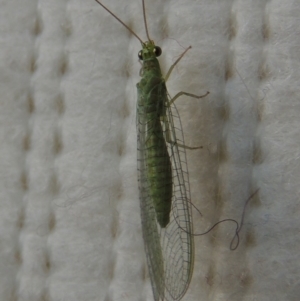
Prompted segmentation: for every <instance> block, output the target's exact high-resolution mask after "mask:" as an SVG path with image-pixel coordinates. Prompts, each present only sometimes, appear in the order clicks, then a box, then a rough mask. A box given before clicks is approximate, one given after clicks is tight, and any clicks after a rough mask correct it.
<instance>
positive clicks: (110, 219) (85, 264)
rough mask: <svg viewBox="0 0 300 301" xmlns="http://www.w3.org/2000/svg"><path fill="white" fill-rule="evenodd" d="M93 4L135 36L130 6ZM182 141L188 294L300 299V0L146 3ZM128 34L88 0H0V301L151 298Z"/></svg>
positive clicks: (215, 298) (192, 299) (139, 28)
mask: <svg viewBox="0 0 300 301" xmlns="http://www.w3.org/2000/svg"><path fill="white" fill-rule="evenodd" d="M103 1H104V3H105V4H106V5H107V6H108V7H109V8H110V9H111V10H112V11H113V12H114V13H115V14H116V15H118V16H119V17H120V18H121V19H122V20H123V21H124V22H125V23H126V24H128V25H129V26H130V27H131V28H132V29H133V30H134V31H135V32H136V33H137V34H138V35H139V36H141V37H142V39H143V40H144V39H145V31H144V26H143V19H142V14H141V11H142V5H141V1H140V0H127V1H121V0H110V1H108V0H107V1H105V0H103ZM146 7H147V18H148V23H149V30H150V34H151V36H152V37H153V39H154V40H155V42H156V44H158V45H160V46H161V47H162V49H163V54H162V57H161V59H160V62H161V65H162V69H163V71H164V72H166V70H167V69H168V67H169V66H170V65H171V64H172V63H173V62H174V61H175V60H176V59H177V58H178V56H179V55H180V54H181V53H182V52H183V51H184V49H185V48H186V47H188V46H189V45H192V49H191V50H190V51H189V52H188V53H187V54H186V56H185V57H184V58H183V59H182V61H181V62H180V64H179V65H178V66H177V67H176V68H175V69H174V72H173V74H172V76H171V78H170V79H169V81H168V89H169V92H170V94H171V95H175V94H176V93H177V92H178V91H188V92H190V93H194V94H199V95H201V94H204V93H205V92H206V91H209V92H210V95H209V96H208V97H206V98H204V99H201V100H195V99H189V98H187V97H182V98H181V99H180V100H178V102H177V107H178V110H179V112H180V115H181V118H182V125H183V129H184V133H185V139H186V144H188V145H192V146H199V145H201V146H203V148H202V149H199V150H195V151H187V156H188V165H189V171H190V185H191V193H192V201H193V204H194V205H195V206H196V207H197V208H199V209H200V210H201V213H202V216H199V215H197V214H196V213H195V214H194V231H195V232H196V233H200V232H203V231H204V230H206V229H208V228H209V226H210V225H212V224H213V223H215V222H216V221H218V220H220V219H224V218H235V219H238V220H239V219H240V218H241V214H242V211H243V206H244V204H245V201H246V200H247V198H248V197H249V196H250V195H251V193H253V192H254V191H255V190H256V189H257V188H259V192H258V194H257V195H256V196H255V198H254V199H253V200H252V201H251V203H250V204H249V206H248V207H247V210H246V216H245V225H244V228H243V230H242V231H241V242H240V246H239V248H238V249H237V250H236V251H230V250H229V243H230V240H231V238H232V236H233V234H234V225H233V224H230V223H224V224H222V225H220V226H219V227H218V228H217V229H216V230H215V231H214V232H212V233H210V234H208V235H206V236H203V237H196V238H195V246H196V250H195V267H194V275H193V279H192V282H191V285H190V287H189V290H188V291H187V293H186V295H185V296H184V298H183V300H184V301H187V300H189V301H200V300H205V301H227V300H230V301H241V300H243V301H253V300H259V301H268V300H272V301H282V300H285V301H297V300H299V295H300V280H299V279H300V255H299V254H300V253H299V249H300V235H299V229H300V219H299V212H300V204H299V192H300V191H299V190H300V134H299V129H300V117H299V116H300V88H299V87H300V86H299V79H300V17H299V16H300V1H295V0H285V1H280V0H269V1H267V0H235V1H234V0H146ZM139 50H140V44H139V41H138V40H137V39H136V38H135V37H134V36H133V35H131V34H130V33H129V32H128V31H126V29H124V28H123V27H122V26H121V25H120V24H119V23H118V22H117V21H116V20H114V19H113V18H112V17H111V16H110V15H109V14H108V13H107V12H106V11H105V10H104V9H103V8H101V7H100V6H99V5H97V3H96V2H95V1H93V0H51V1H49V0H48V1H46V0H22V1H18V0H9V1H8V0H0V179H1V180H0V300H1V301H94V300H95V301H96V300H97V301H102V300H103V301H121V300H122V301H127V300H128V301H142V300H145V301H146V300H147V301H151V300H153V296H152V291H151V285H150V282H149V276H148V272H147V266H146V261H145V255H144V246H143V241H142V236H141V221H140V212H139V200H138V188H137V172H136V129H135V114H136V113H135V109H136V86H135V85H136V83H137V82H138V81H139V70H140V63H139V62H138V57H137V53H138V51H139Z"/></svg>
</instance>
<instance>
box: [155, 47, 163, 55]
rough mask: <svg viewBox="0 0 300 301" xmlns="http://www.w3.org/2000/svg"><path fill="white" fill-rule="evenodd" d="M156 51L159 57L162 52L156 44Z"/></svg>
mask: <svg viewBox="0 0 300 301" xmlns="http://www.w3.org/2000/svg"><path fill="white" fill-rule="evenodd" d="M154 53H155V56H156V57H159V56H160V55H161V53H162V50H161V48H160V47H158V46H155V48H154Z"/></svg>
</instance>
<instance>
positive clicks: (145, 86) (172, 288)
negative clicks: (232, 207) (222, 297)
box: [95, 0, 208, 301]
mask: <svg viewBox="0 0 300 301" xmlns="http://www.w3.org/2000/svg"><path fill="white" fill-rule="evenodd" d="M95 1H96V2H97V3H98V4H100V5H101V6H102V7H103V8H104V9H105V10H106V11H108V12H109V13H110V14H111V15H112V16H113V17H114V18H115V19H116V20H118V21H119V22H120V23H121V24H122V25H123V26H124V27H126V28H127V30H129V31H130V32H131V33H132V34H133V35H134V36H135V37H136V38H137V39H138V40H139V41H140V43H141V47H142V49H141V50H140V52H139V54H138V57H139V59H140V61H141V62H142V68H141V72H140V75H141V77H142V78H141V80H140V82H139V83H138V84H137V92H138V100H137V110H136V114H137V116H136V126H137V144H138V158H137V163H138V182H139V198H140V207H141V220H142V231H143V239H144V245H145V252H146V257H147V263H148V269H149V274H150V279H151V284H152V290H153V295H154V299H155V301H159V300H167V301H174V300H180V299H181V298H182V297H183V296H184V294H185V292H186V290H187V288H188V286H189V283H190V281H191V278H192V273H193V266H194V241H193V235H192V233H193V226H192V212H191V203H190V191H189V177H188V169H187V164H186V162H187V160H186V153H185V149H186V148H188V149H196V148H192V147H188V146H185V145H184V137H183V131H182V127H181V122H180V116H179V114H178V111H177V109H176V106H175V104H174V101H175V100H176V99H177V98H179V97H180V96H181V95H187V96H189V97H193V98H202V97H205V96H206V95H207V94H208V92H207V93H206V94H205V95H202V96H197V95H194V94H190V93H187V92H179V93H177V94H176V95H175V96H174V97H173V98H170V97H169V94H168V92H167V88H166V81H167V79H168V78H169V76H170V74H171V72H172V70H173V68H174V66H175V65H176V64H177V63H178V62H179V61H180V60H181V58H182V57H183V56H184V55H185V53H186V52H187V51H188V50H189V49H190V48H191V47H188V48H187V49H186V50H185V51H184V52H183V53H182V54H181V56H180V57H179V58H178V59H177V60H176V61H175V63H174V64H173V65H172V66H171V67H170V69H169V71H168V72H167V74H166V75H165V76H164V77H163V75H162V73H161V69H160V65H159V62H158V59H157V57H158V56H160V55H161V53H162V50H161V48H160V47H159V46H156V45H155V43H154V41H153V40H152V39H151V38H150V36H149V32H148V28H147V21H146V14H145V3H144V0H142V4H143V15H144V24H145V30H146V35H147V41H145V42H143V40H142V39H140V38H139V36H138V35H137V34H136V33H134V32H133V31H132V30H131V29H130V28H129V27H128V26H127V25H126V24H125V23H124V22H123V21H121V20H120V19H119V18H118V17H117V16H116V15H115V14H114V13H112V12H111V11H110V10H109V9H108V8H106V7H105V6H104V5H103V4H102V3H101V2H99V1H98V0H95ZM174 120H176V126H175V125H174V123H175V122H174ZM179 148H180V150H179Z"/></svg>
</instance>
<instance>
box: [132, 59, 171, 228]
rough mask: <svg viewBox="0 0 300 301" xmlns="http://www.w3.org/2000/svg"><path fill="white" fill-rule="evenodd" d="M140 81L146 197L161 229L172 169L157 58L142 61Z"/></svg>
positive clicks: (166, 217) (166, 218)
mask: <svg viewBox="0 0 300 301" xmlns="http://www.w3.org/2000/svg"><path fill="white" fill-rule="evenodd" d="M142 70H143V78H142V80H141V81H140V82H139V83H138V84H137V88H138V95H139V108H138V114H143V120H144V122H145V125H146V127H145V129H146V132H145V149H144V154H145V160H146V162H145V163H146V177H147V181H148V185H149V194H150V197H151V199H152V201H153V206H154V209H155V212H156V219H157V221H158V223H159V224H160V226H161V227H162V228H164V227H166V226H167V225H168V223H169V220H170V218H169V216H170V211H171V203H172V185H173V183H172V165H171V161H170V156H169V154H168V149H167V145H166V143H167V142H166V139H165V135H164V132H163V127H162V124H161V119H163V118H165V106H166V104H167V101H168V98H167V89H166V85H165V81H164V79H163V77H162V74H161V71H160V66H159V62H158V60H157V58H156V57H155V56H154V57H150V58H148V59H144V61H143V69H142Z"/></svg>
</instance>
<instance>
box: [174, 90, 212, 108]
mask: <svg viewBox="0 0 300 301" xmlns="http://www.w3.org/2000/svg"><path fill="white" fill-rule="evenodd" d="M208 94H209V92H208V91H207V92H206V93H205V94H204V95H200V96H199V95H195V94H191V93H187V92H183V91H181V92H178V93H177V94H176V95H175V96H174V97H173V98H172V99H171V100H170V102H169V106H170V105H171V104H172V103H173V102H174V101H175V100H176V99H177V98H178V97H180V96H181V95H186V96H189V97H193V98H198V99H199V98H203V97H205V96H207V95H208Z"/></svg>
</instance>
